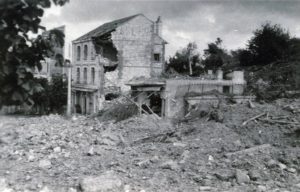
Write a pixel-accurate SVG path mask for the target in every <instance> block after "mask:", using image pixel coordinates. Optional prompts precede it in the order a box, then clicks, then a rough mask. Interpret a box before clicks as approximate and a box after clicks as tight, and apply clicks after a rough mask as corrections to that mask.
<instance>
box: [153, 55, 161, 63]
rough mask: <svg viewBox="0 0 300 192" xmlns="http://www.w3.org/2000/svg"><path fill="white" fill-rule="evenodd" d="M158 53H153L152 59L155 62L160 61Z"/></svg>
mask: <svg viewBox="0 0 300 192" xmlns="http://www.w3.org/2000/svg"><path fill="white" fill-rule="evenodd" d="M160 55H161V54H160V53H154V54H153V61H154V62H156V63H159V62H161V56H160ZM156 56H158V59H156V58H157V57H156Z"/></svg>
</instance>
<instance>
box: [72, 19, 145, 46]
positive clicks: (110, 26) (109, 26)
mask: <svg viewBox="0 0 300 192" xmlns="http://www.w3.org/2000/svg"><path fill="white" fill-rule="evenodd" d="M139 15H142V14H136V15H132V16H129V17H125V18H122V19H118V20H114V21H112V22H108V23H104V24H103V25H101V26H99V27H97V28H96V29H94V30H92V31H90V32H88V33H86V34H85V35H83V36H81V37H79V38H77V39H75V40H74V41H84V40H88V39H90V38H91V37H96V36H101V35H104V34H106V33H108V32H111V31H113V30H115V29H116V28H117V27H119V26H120V25H122V24H124V23H126V22H128V21H130V20H131V19H133V18H135V17H137V16H139Z"/></svg>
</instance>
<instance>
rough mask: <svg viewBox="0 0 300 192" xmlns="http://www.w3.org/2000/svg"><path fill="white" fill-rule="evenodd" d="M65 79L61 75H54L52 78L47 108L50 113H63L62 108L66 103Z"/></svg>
mask: <svg viewBox="0 0 300 192" xmlns="http://www.w3.org/2000/svg"><path fill="white" fill-rule="evenodd" d="M64 79H66V77H64V76H62V75H56V76H53V77H52V81H51V84H50V88H49V98H50V101H49V107H50V111H51V112H59V113H61V112H63V106H65V105H66V102H67V97H68V96H67V93H68V92H67V88H68V87H67V86H68V85H67V82H66V80H64Z"/></svg>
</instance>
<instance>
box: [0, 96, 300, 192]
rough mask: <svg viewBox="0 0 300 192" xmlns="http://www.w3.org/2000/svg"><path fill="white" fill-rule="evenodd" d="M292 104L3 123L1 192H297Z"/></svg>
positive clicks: (299, 155)
mask: <svg viewBox="0 0 300 192" xmlns="http://www.w3.org/2000/svg"><path fill="white" fill-rule="evenodd" d="M299 103H300V100H299V99H298V100H297V99H294V100H292V99H281V100H277V101H275V102H273V103H268V104H266V103H264V104H260V103H254V102H253V103H252V106H251V107H250V106H249V105H248V104H229V103H224V104H222V105H219V106H217V107H214V108H213V109H209V108H208V109H205V110H203V109H200V108H199V110H201V111H202V112H199V113H198V112H195V111H194V112H192V113H191V114H192V115H191V116H189V117H188V119H184V120H182V121H178V120H176V121H171V120H164V119H160V118H158V117H157V116H156V115H141V116H133V117H131V118H128V119H125V120H123V121H117V122H116V121H102V120H100V119H99V118H98V117H83V116H74V117H73V118H72V119H66V118H64V117H62V116H59V115H49V116H41V117H30V118H28V117H22V116H5V117H3V116H2V117H0V191H13V192H14V191H20V192H25V191H27V192H30V191H43V192H46V191H47V192H49V191H50V192H56V191H58V192H60V191H62V192H93V191H94V192H95V191H103V192H104V191H107V192H108V191H118V192H119V191H124V192H150V191H151V192H152V191H164V192H165V191H170V192H171V191H172V192H176V191H215V192H217V191H227V192H235V191H236V192H239V191H241V192H242V191H243V192H244V191H261V192H263V191H270V192H271V191H272V192H275V191H278V192H279V191H280V192H281V191H289V192H296V191H300V176H299V171H300V169H299V167H300V148H299V144H300V143H299V136H298V135H297V134H296V133H297V131H298V132H299V122H300V113H298V109H299V107H300V106H299ZM203 111H206V112H203ZM210 114H213V115H210ZM212 117H214V118H212ZM220 119H222V121H220Z"/></svg>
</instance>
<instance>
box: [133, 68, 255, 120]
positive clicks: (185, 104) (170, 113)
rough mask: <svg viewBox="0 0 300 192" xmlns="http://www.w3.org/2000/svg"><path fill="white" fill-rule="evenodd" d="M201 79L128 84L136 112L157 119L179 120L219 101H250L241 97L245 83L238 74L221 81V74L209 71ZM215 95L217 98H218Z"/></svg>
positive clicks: (144, 80)
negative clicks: (193, 109)
mask: <svg viewBox="0 0 300 192" xmlns="http://www.w3.org/2000/svg"><path fill="white" fill-rule="evenodd" d="M205 76H206V77H205V78H201V77H195V78H188V79H183V78H175V79H155V78H152V79H136V80H132V81H130V82H129V83H128V85H129V86H131V89H132V94H133V98H135V101H136V102H137V103H138V105H139V106H140V112H141V113H142V111H147V112H149V113H153V112H154V113H156V114H158V115H159V116H161V117H167V118H176V117H183V116H184V115H185V114H186V113H187V111H188V109H189V108H191V107H192V106H193V105H195V104H199V103H200V104H201V103H205V104H208V103H211V104H215V103H217V102H218V101H219V99H220V97H223V98H229V97H232V99H234V100H235V101H236V102H243V101H247V100H249V99H251V97H249V96H244V95H243V94H244V88H245V86H246V81H245V80H244V73H243V72H242V71H234V72H232V73H229V74H227V75H226V76H225V78H223V72H222V71H221V70H218V71H217V72H216V73H215V74H212V72H211V71H209V73H208V74H207V75H205ZM218 95H219V96H218Z"/></svg>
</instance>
